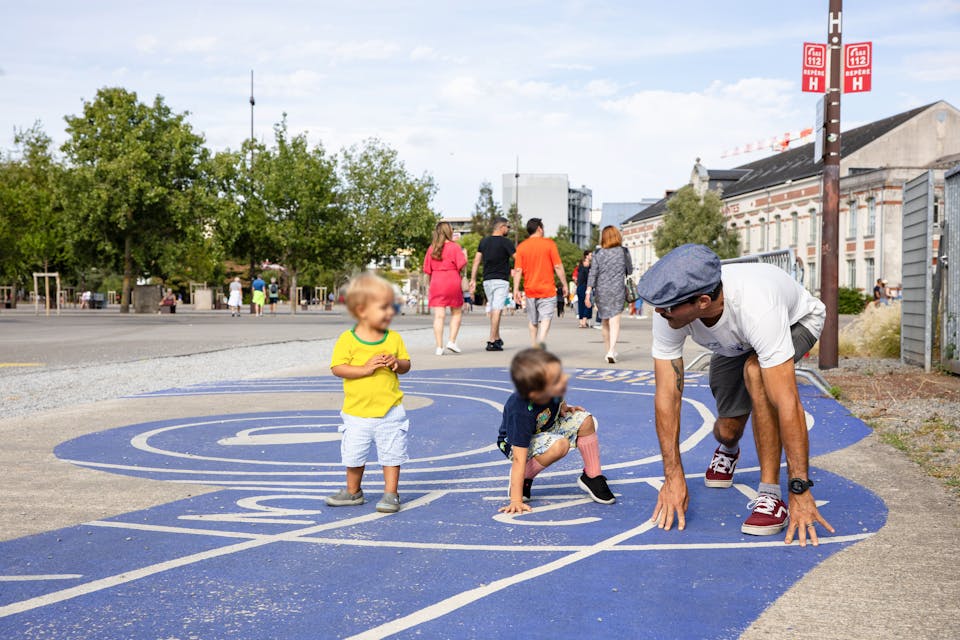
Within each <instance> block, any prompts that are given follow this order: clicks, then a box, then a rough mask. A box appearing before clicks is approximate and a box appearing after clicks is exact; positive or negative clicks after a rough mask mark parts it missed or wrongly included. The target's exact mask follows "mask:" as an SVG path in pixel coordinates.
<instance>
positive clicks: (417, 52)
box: [410, 46, 437, 60]
mask: <svg viewBox="0 0 960 640" xmlns="http://www.w3.org/2000/svg"><path fill="white" fill-rule="evenodd" d="M410 59H411V60H436V59H437V52H436V51H434V49H433V47H424V46H419V47H414V49H413V51H411V52H410Z"/></svg>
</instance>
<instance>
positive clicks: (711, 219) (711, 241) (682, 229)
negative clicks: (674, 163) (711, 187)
mask: <svg viewBox="0 0 960 640" xmlns="http://www.w3.org/2000/svg"><path fill="white" fill-rule="evenodd" d="M653 242H654V247H655V249H656V251H657V256H658V257H663V256H664V255H666V254H667V253H668V252H670V251H671V250H672V249H675V248H676V247H679V246H680V245H682V244H687V243H690V242H693V243H697V244H704V245H707V246H708V247H710V248H711V249H713V250H714V251H715V252H716V253H717V255H718V256H720V258H735V257H737V256H738V255H740V240H739V238H738V236H737V234H736V233H735V232H734V231H732V230H730V229H728V228H727V227H726V225H725V224H724V219H723V202H722V201H721V200H720V196H719V195H717V193H716V192H715V191H707V193H706V194H704V196H703V198H702V199H701V198H700V197H699V196H698V195H697V193H696V192H695V191H694V190H693V187H692V186H690V185H687V186H686V187H684V188H682V189H680V190H679V191H677V192H676V193H675V194H673V197H671V198H670V200H668V201H667V212H666V213H665V214H664V216H663V224H661V225H660V226H659V227H657V230H656V231H654V233H653Z"/></svg>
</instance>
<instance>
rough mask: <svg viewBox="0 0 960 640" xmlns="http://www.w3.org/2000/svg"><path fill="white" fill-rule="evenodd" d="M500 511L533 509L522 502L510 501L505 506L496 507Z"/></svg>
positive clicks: (513, 511) (523, 511)
mask: <svg viewBox="0 0 960 640" xmlns="http://www.w3.org/2000/svg"><path fill="white" fill-rule="evenodd" d="M497 511H499V512H500V513H525V512H528V511H533V507H531V506H530V505H528V504H525V503H524V502H511V503H510V504H509V505H507V506H505V507H500V508H499V509H497Z"/></svg>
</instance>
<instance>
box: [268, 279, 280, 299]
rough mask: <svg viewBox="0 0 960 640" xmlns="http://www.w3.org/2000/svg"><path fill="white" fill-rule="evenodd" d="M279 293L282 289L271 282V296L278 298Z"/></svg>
mask: <svg viewBox="0 0 960 640" xmlns="http://www.w3.org/2000/svg"><path fill="white" fill-rule="evenodd" d="M279 291H280V287H279V286H277V284H276V283H275V282H271V283H270V295H271V296H276V295H277V293H278V292H279Z"/></svg>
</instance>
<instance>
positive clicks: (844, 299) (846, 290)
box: [837, 287, 870, 315]
mask: <svg viewBox="0 0 960 640" xmlns="http://www.w3.org/2000/svg"><path fill="white" fill-rule="evenodd" d="M869 300H870V298H866V297H864V295H863V294H862V293H860V290H859V289H851V288H850V287H840V288H839V289H837V313H841V314H848V315H856V314H858V313H860V312H861V311H863V308H864V307H865V306H866V304H867V302H868V301H869Z"/></svg>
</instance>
